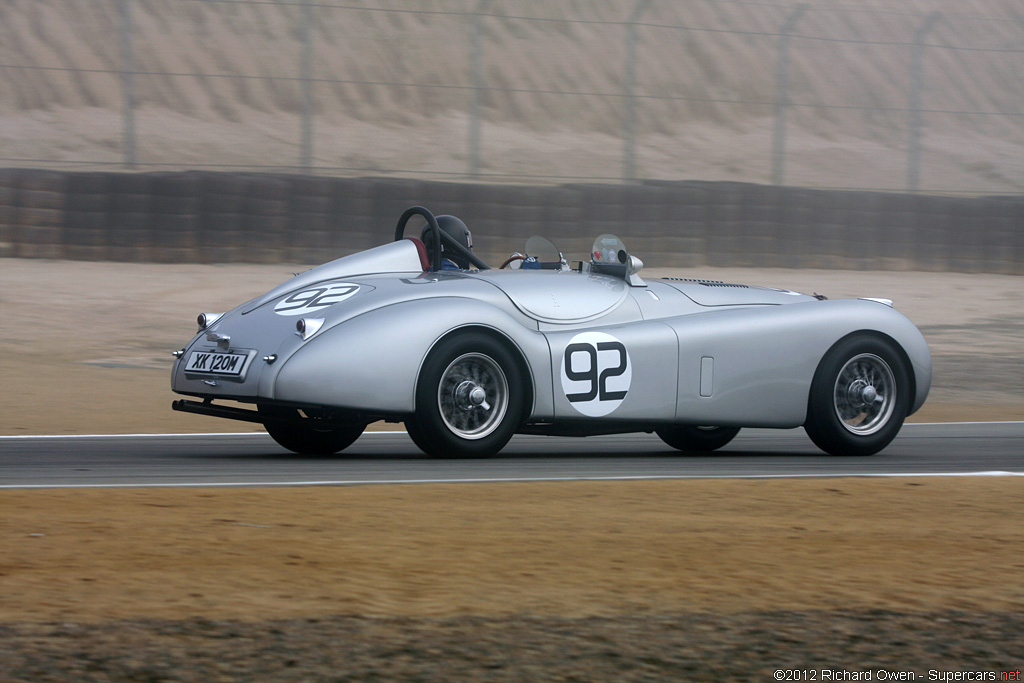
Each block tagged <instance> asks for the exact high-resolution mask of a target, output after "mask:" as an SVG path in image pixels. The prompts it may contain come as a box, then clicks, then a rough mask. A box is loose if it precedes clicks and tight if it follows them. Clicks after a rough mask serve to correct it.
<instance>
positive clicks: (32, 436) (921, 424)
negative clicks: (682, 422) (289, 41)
mask: <svg viewBox="0 0 1024 683" xmlns="http://www.w3.org/2000/svg"><path fill="white" fill-rule="evenodd" d="M955 425H1024V420H999V421H988V422H907V423H905V424H904V425H903V427H904V428H908V427H909V428H911V429H912V428H914V427H950V426H955ZM778 431H786V430H778ZM406 433H407V432H406V431H405V430H404V429H395V430H382V431H372V432H363V436H367V435H370V436H372V435H374V434H406ZM740 433H741V434H742V433H743V432H742V431H741V432H740ZM211 436H267V434H266V432H206V433H189V434H25V435H10V436H2V435H0V441H3V440H16V439H138V438H182V437H211Z"/></svg>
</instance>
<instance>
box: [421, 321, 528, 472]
mask: <svg viewBox="0 0 1024 683" xmlns="http://www.w3.org/2000/svg"><path fill="white" fill-rule="evenodd" d="M522 406H523V382H522V380H521V379H520V377H519V375H518V364H517V363H516V360H515V357H514V356H513V354H512V352H510V351H509V350H508V348H507V347H506V346H505V345H504V344H502V343H500V342H499V341H497V340H495V339H493V338H491V337H489V336H487V335H486V334H482V333H479V332H472V333H467V334H464V335H459V336H457V337H453V338H451V339H450V340H448V341H444V342H442V343H441V344H440V345H439V346H438V347H437V348H435V349H434V350H433V351H432V352H431V353H430V355H429V356H428V357H427V360H426V362H425V363H424V364H423V370H422V371H421V373H420V378H419V382H418V384H417V387H416V414H415V415H412V416H410V417H409V419H408V420H406V427H407V429H408V431H409V436H410V437H411V438H412V440H413V441H414V442H415V443H416V445H417V446H419V447H420V448H421V449H422V450H423V451H424V452H426V453H427V455H430V456H432V457H435V458H486V457H490V456H492V455H494V454H495V453H497V452H498V451H500V450H501V449H502V448H503V447H504V446H505V444H507V443H508V440H509V439H511V438H512V435H513V434H514V433H515V430H516V428H517V427H518V425H519V421H520V419H521V417H522Z"/></svg>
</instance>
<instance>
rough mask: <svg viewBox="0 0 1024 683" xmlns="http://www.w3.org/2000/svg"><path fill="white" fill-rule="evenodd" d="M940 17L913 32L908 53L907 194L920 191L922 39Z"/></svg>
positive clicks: (933, 16)
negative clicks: (912, 42)
mask: <svg viewBox="0 0 1024 683" xmlns="http://www.w3.org/2000/svg"><path fill="white" fill-rule="evenodd" d="M941 16H942V13H941V12H932V13H931V14H929V15H928V16H927V17H925V20H924V21H923V22H921V25H920V26H918V27H917V30H916V31H915V32H914V45H913V47H912V48H911V53H910V88H909V89H908V90H907V109H908V110H909V117H910V122H909V126H908V128H909V131H908V134H907V135H908V139H907V192H917V191H918V190H920V189H921V128H922V125H923V121H922V119H923V115H922V113H921V88H922V84H923V82H924V64H923V62H924V39H925V37H926V36H927V35H928V32H929V31H931V30H932V28H934V27H935V24H936V22H937V21H938V20H939V18H940V17H941Z"/></svg>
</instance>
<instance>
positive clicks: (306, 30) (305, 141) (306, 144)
mask: <svg viewBox="0 0 1024 683" xmlns="http://www.w3.org/2000/svg"><path fill="white" fill-rule="evenodd" d="M299 2H300V3H301V4H302V28H301V29H300V36H301V40H302V48H301V55H300V57H299V59H300V62H301V64H300V66H299V70H300V72H301V73H300V74H299V79H300V81H301V83H302V86H301V87H302V147H301V151H300V152H299V154H300V156H301V158H300V159H299V164H300V165H301V166H302V170H304V171H305V172H306V173H310V172H312V170H313V6H312V5H311V4H309V2H303V0H299Z"/></svg>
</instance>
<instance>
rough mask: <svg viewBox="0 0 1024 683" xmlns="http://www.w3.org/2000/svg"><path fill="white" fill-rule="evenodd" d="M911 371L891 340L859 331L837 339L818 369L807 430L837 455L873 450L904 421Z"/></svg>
mask: <svg viewBox="0 0 1024 683" xmlns="http://www.w3.org/2000/svg"><path fill="white" fill-rule="evenodd" d="M909 404H910V374H909V370H908V369H907V364H906V361H905V360H904V358H903V355H902V354H901V353H900V351H899V349H898V348H897V347H896V346H895V344H894V343H893V342H891V341H888V340H886V339H883V338H880V337H874V336H868V335H862V334H861V335H855V336H851V337H847V338H845V339H842V340H840V341H839V342H837V343H836V344H835V345H834V346H833V347H832V348H831V349H829V351H828V353H826V354H825V357H824V358H822V360H821V363H819V364H818V369H817V371H815V373H814V380H813V382H812V383H811V392H810V397H809V399H808V404H807V422H806V423H805V424H804V429H805V430H806V431H807V435H808V436H809V437H811V441H813V442H814V443H815V444H816V445H817V446H818V448H820V449H821V450H823V451H825V452H826V453H831V454H832V455H874V454H875V453H877V452H879V451H880V450H882V449H883V448H885V447H886V446H888V445H889V443H890V442H892V440H893V439H894V438H896V434H897V433H898V432H899V431H900V428H901V427H902V426H903V419H904V418H905V417H906V415H907V410H908V406H909Z"/></svg>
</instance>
